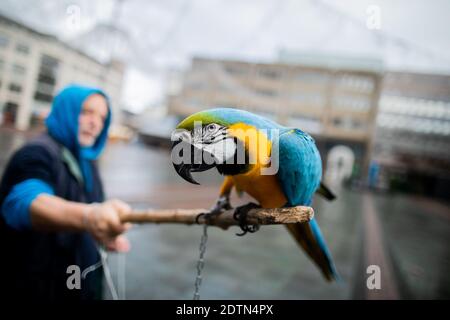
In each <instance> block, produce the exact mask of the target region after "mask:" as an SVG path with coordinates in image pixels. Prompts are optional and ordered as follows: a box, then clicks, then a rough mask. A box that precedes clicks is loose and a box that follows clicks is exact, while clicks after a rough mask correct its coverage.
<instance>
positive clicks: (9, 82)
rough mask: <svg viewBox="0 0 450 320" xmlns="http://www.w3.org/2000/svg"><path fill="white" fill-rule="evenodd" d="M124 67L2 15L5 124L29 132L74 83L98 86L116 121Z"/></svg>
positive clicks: (0, 103)
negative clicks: (61, 93)
mask: <svg viewBox="0 0 450 320" xmlns="http://www.w3.org/2000/svg"><path fill="white" fill-rule="evenodd" d="M123 74H124V66H123V65H122V63H120V62H118V61H112V62H111V63H108V64H102V63H100V62H98V61H96V60H95V59H93V58H92V57H90V56H88V55H86V54H84V53H83V52H81V51H79V50H77V49H74V48H72V47H70V46H69V45H67V44H66V43H64V42H62V41H60V40H58V39H57V38H56V37H54V36H51V35H48V34H44V33H41V32H39V31H36V30H34V29H32V28H29V27H27V26H25V25H23V24H22V23H19V22H17V21H14V20H12V19H10V18H7V17H5V16H1V15H0V110H1V111H2V115H3V117H2V118H3V121H2V122H3V124H14V125H15V127H16V128H18V129H21V130H24V129H27V128H28V127H29V125H30V123H31V122H32V120H34V119H37V120H42V119H43V118H45V116H46V114H47V113H48V111H49V109H50V106H51V101H52V99H53V96H54V95H55V93H56V92H58V90H59V89H61V88H62V87H64V86H65V85H67V84H70V83H79V84H84V85H92V86H98V87H100V88H102V89H103V90H105V92H107V94H108V95H109V96H110V98H111V102H112V107H113V109H115V110H114V115H115V116H114V121H115V123H117V122H118V121H119V119H118V118H119V116H120V112H119V111H120V109H119V101H120V94H121V88H122V79H123Z"/></svg>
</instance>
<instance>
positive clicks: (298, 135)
mask: <svg viewBox="0 0 450 320" xmlns="http://www.w3.org/2000/svg"><path fill="white" fill-rule="evenodd" d="M274 145H275V146H276V142H275V144H274ZM278 153H279V154H278V158H279V162H278V163H279V168H278V174H277V176H278V178H279V181H280V182H281V185H282V187H283V191H284V194H285V196H286V198H287V199H288V204H287V205H289V206H298V205H310V204H311V200H312V196H313V194H314V192H315V191H316V189H317V188H318V187H319V185H320V179H321V177H322V162H321V160H320V154H319V151H318V150H317V148H316V145H315V143H314V140H313V139H312V138H311V137H310V136H309V135H308V134H306V133H304V132H303V131H301V130H298V129H288V130H287V131H285V132H281V133H280V136H279V139H278ZM273 155H275V154H273Z"/></svg>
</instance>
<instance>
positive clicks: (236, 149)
mask: <svg viewBox="0 0 450 320" xmlns="http://www.w3.org/2000/svg"><path fill="white" fill-rule="evenodd" d="M172 140H173V146H172V161H173V163H174V166H175V169H176V171H177V172H178V174H179V175H180V176H181V177H183V178H184V179H185V180H187V181H189V182H191V183H197V182H196V181H195V180H194V179H193V177H192V175H191V172H199V171H204V170H207V169H210V168H212V167H216V168H217V170H218V171H219V172H220V173H221V174H223V175H224V176H225V179H224V182H223V185H222V187H221V190H220V196H219V199H218V201H217V204H216V206H215V207H214V209H213V212H215V213H220V212H221V210H223V209H229V208H231V206H230V203H229V196H230V193H231V190H232V188H233V187H235V188H236V190H237V191H238V192H242V191H244V192H246V193H248V194H249V195H250V196H252V197H253V198H254V199H256V200H257V201H258V203H259V206H261V207H263V208H279V207H289V206H298V205H306V206H309V205H311V202H312V197H313V195H314V193H315V192H318V193H320V194H322V195H323V196H325V197H326V198H328V199H333V198H334V195H333V194H332V193H331V192H330V191H329V190H328V188H326V187H325V186H324V185H323V184H322V183H321V177H322V163H321V158H320V154H319V151H318V150H317V147H316V145H315V142H314V140H313V139H312V138H311V136H309V135H308V134H307V133H305V132H303V131H301V130H299V129H292V128H287V127H284V126H281V125H279V124H277V123H275V122H273V121H271V120H269V119H266V118H264V117H262V116H259V115H256V114H253V113H250V112H247V111H244V110H239V109H232V108H217V109H210V110H205V111H201V112H198V113H195V114H193V115H191V116H189V117H187V118H186V119H184V120H183V121H182V122H180V123H179V125H178V126H177V129H176V130H175V131H174V133H173V135H172ZM181 142H183V143H182V144H180V143H181ZM182 145H184V147H182ZM177 146H178V147H177ZM186 146H188V148H186ZM187 151H188V152H187ZM276 151H278V152H277V153H276ZM188 153H189V154H190V155H188ZM199 153H201V157H200V158H198V154H199ZM196 154H197V156H195V155H196ZM275 155H277V156H278V167H277V166H276V165H274V164H275V162H276V160H274V159H275V158H274V156H275ZM174 156H175V157H178V158H179V159H174ZM207 156H208V157H209V158H208V159H206V158H207ZM196 157H197V158H196ZM180 158H182V159H180ZM199 159H200V160H199ZM251 207H252V205H247V206H243V207H241V208H237V209H236V210H237V211H236V213H238V214H239V219H240V221H241V216H244V213H245V210H246V211H247V212H248V210H249V209H250V208H251ZM241 222H242V221H241ZM250 227H251V226H245V225H241V228H242V229H243V230H244V231H245V232H246V231H251V232H254V231H255V230H256V229H255V228H250ZM253 227H254V226H253ZM286 227H287V228H288V230H289V231H290V233H291V234H292V235H293V236H294V238H295V240H296V241H297V242H298V243H299V244H300V245H301V247H302V248H303V249H304V250H305V251H306V253H307V254H308V255H309V256H310V257H311V259H312V260H313V261H314V262H315V263H316V264H317V265H318V266H319V268H320V270H321V271H322V273H323V275H324V276H325V278H326V279H327V280H334V279H337V277H338V275H337V272H336V268H335V266H334V263H333V260H332V258H331V255H330V253H329V251H328V248H327V246H326V244H325V241H324V238H323V236H322V234H321V232H320V229H319V226H318V224H317V222H316V220H314V219H312V220H311V221H310V222H308V223H298V224H288V225H286Z"/></svg>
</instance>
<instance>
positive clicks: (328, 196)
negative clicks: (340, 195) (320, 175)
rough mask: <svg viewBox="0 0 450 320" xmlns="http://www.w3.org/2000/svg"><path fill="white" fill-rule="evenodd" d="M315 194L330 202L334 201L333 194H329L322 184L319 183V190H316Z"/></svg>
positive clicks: (328, 190)
mask: <svg viewBox="0 0 450 320" xmlns="http://www.w3.org/2000/svg"><path fill="white" fill-rule="evenodd" d="M317 193H318V194H320V195H321V196H323V197H324V198H325V199H327V200H330V201H331V200H334V199H336V196H335V195H334V193H333V192H331V190H330V189H329V188H328V187H327V186H326V185H325V184H324V183H323V182H321V183H320V186H319V189H317Z"/></svg>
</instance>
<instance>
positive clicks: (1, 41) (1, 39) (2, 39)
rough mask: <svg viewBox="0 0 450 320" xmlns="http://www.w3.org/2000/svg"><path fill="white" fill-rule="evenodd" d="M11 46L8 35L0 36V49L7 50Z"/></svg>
mask: <svg viewBox="0 0 450 320" xmlns="http://www.w3.org/2000/svg"><path fill="white" fill-rule="evenodd" d="M8 44H9V39H8V37H7V36H6V35H4V34H0V48H6V47H7V46H8Z"/></svg>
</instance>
